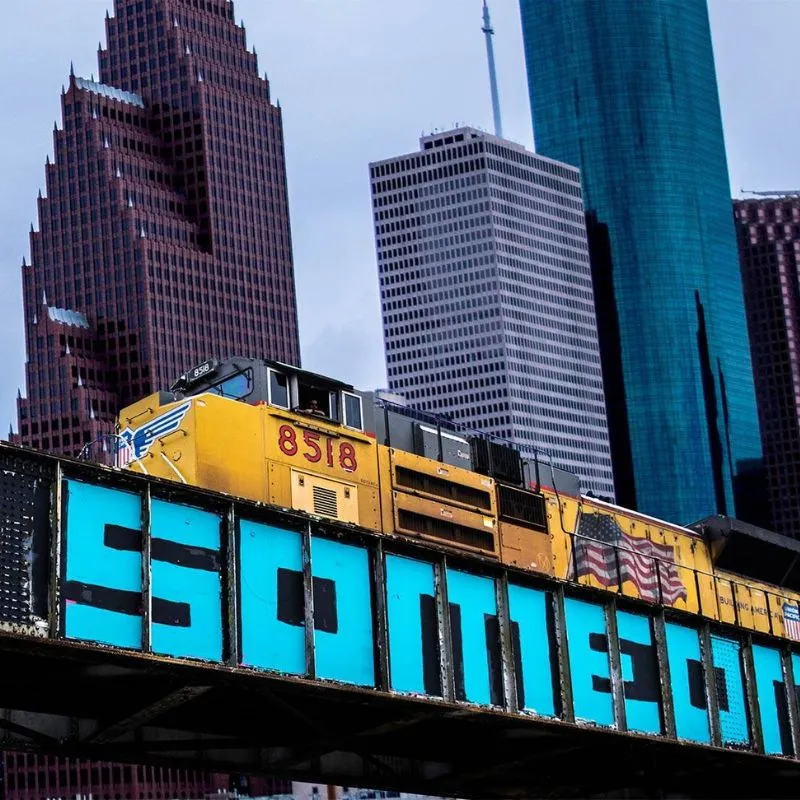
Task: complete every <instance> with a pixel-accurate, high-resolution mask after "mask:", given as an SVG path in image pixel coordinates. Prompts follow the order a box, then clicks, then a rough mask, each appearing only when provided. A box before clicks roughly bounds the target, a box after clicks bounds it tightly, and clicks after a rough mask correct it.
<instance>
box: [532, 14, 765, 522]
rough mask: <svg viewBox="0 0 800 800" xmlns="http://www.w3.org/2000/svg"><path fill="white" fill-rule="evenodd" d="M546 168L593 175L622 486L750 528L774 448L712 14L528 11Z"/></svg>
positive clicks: (676, 510) (605, 348)
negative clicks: (757, 379)
mask: <svg viewBox="0 0 800 800" xmlns="http://www.w3.org/2000/svg"><path fill="white" fill-rule="evenodd" d="M521 9H522V24H523V32H524V40H525V52H526V60H527V66H528V81H529V86H530V95H531V107H532V112H533V122H534V133H535V140H536V150H537V152H539V153H541V154H542V155H545V156H549V157H550V158H555V159H558V160H560V161H564V162H567V163H569V164H575V165H576V166H577V167H579V168H580V170H581V177H582V179H583V188H584V202H585V205H586V209H587V212H588V230H589V239H590V246H591V250H592V266H593V273H594V280H595V298H596V302H597V307H598V324H599V328H600V334H601V349H602V353H603V369H604V376H605V378H606V381H605V386H606V393H607V397H608V398H609V428H610V432H611V440H612V453H613V457H614V468H615V484H616V488H617V497H618V499H619V501H620V502H621V503H624V504H631V505H634V506H635V507H636V508H638V509H639V510H640V511H643V512H646V513H648V514H652V515H655V516H659V517H664V518H666V519H669V520H672V521H675V522H679V523H688V522H691V521H694V520H697V519H701V518H703V517H706V516H708V515H710V514H714V513H716V512H720V513H728V514H733V513H734V511H736V512H738V513H739V514H740V515H743V516H747V511H746V509H747V508H748V498H747V497H746V494H747V489H748V487H751V486H753V485H754V484H753V482H752V481H750V480H748V479H747V477H746V476H747V475H749V474H750V472H751V471H753V470H757V469H758V468H759V467H760V459H761V444H760V437H759V431H758V418H757V414H756V405H755V392H754V389H753V375H752V368H751V364H750V354H749V347H748V341H747V326H746V322H745V313H744V301H743V296H742V283H741V278H740V275H739V267H738V259H737V255H736V245H735V236H734V231H733V226H732V220H731V213H730V190H729V185H728V169H727V163H726V160H725V146H724V141H723V135H722V122H721V117H720V109H719V96H718V92H717V83H716V75H715V71H714V56H713V51H712V46H711V33H710V29H709V21H708V10H707V8H706V2H705V0H636V2H631V1H630V0H602V2H597V1H596V0H569V2H552V0H521Z"/></svg>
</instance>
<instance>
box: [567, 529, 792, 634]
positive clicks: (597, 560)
mask: <svg viewBox="0 0 800 800" xmlns="http://www.w3.org/2000/svg"><path fill="white" fill-rule="evenodd" d="M567 540H568V542H569V553H568V554H567V557H568V559H569V567H568V570H567V575H566V579H567V580H568V581H570V582H572V583H576V584H579V585H581V586H587V585H588V586H591V585H593V584H591V583H590V582H589V581H588V580H582V579H584V578H588V577H590V576H593V577H594V578H595V580H596V581H597V583H598V584H600V588H602V589H604V590H606V591H613V592H615V593H616V594H621V595H626V596H632V597H639V598H641V599H643V600H646V601H649V602H652V603H656V604H657V605H661V606H668V607H673V608H679V606H677V605H676V602H677V600H678V599H680V598H675V600H672V602H669V600H670V599H671V596H672V595H673V594H674V592H675V589H674V579H671V578H670V576H671V574H674V575H675V578H677V579H678V580H679V581H680V583H681V585H682V586H683V587H684V588H685V589H686V597H685V599H684V602H685V604H686V610H688V611H690V612H695V613H697V614H699V615H701V616H703V617H707V618H709V619H713V620H717V621H720V622H723V623H732V624H733V625H736V626H738V627H742V628H746V629H747V630H752V631H756V632H760V633H769V634H772V635H773V636H786V628H785V624H784V623H783V622H781V624H780V625H777V626H776V620H778V619H780V620H781V621H783V619H784V614H783V609H784V605H786V604H788V605H793V606H795V607H797V606H798V605H799V602H798V600H797V599H796V598H794V597H792V596H790V594H789V593H788V592H787V593H779V592H777V591H774V590H771V589H768V588H765V587H762V586H754V585H753V583H752V582H750V581H748V579H747V578H746V577H744V576H742V578H741V579H736V578H734V577H727V576H726V577H722V576H720V575H717V574H715V573H713V572H707V571H705V570H703V569H700V568H698V567H696V566H689V565H686V564H682V563H680V562H678V561H676V560H675V559H668V558H665V557H662V556H659V555H655V554H652V553H651V554H647V553H643V552H642V551H641V550H636V549H633V548H631V547H626V546H625V545H624V544H620V543H617V542H611V541H604V540H602V539H598V538H595V537H591V536H586V535H583V534H580V533H578V532H572V533H571V532H567ZM642 541H647V542H650V543H651V545H658V544H659V543H658V542H653V541H652V540H651V539H645V538H644V537H642ZM578 543H581V544H578ZM662 546H663V545H662ZM581 547H583V548H584V553H588V551H589V550H591V551H593V553H592V555H593V559H591V560H590V556H588V555H586V556H585V561H586V563H588V564H590V565H589V566H587V567H583V566H582V565H579V559H580V558H581V556H580V555H579V551H580V549H581ZM603 549H605V552H603ZM631 562H632V565H631ZM648 565H649V570H648ZM637 572H638V574H637ZM648 572H649V575H648V574H647V573H648ZM640 576H642V577H650V578H652V579H654V582H655V591H654V592H648V591H645V592H643V591H642V590H641V588H640V586H639V581H638V580H637V578H638V577H640ZM687 576H688V578H689V580H688V584H687V581H686V580H685V578H686V577H687ZM668 580H669V583H667V581H668ZM626 583H632V584H633V585H634V586H636V593H635V594H631V593H629V592H627V591H625V589H624V586H625V584H626ZM690 587H691V589H693V592H694V596H695V598H696V607H694V605H695V604H694V603H692V602H691V601H690V599H691V595H690V592H689V589H690ZM596 588H597V587H596ZM704 588H705V590H704ZM728 598H730V599H728ZM754 598H755V599H758V600H761V599H763V605H758V606H756V605H755V603H754V602H753V600H754ZM726 601H727V602H726ZM725 606H727V607H729V608H730V613H727V614H726V613H725V612H724V610H723V609H724V607H725ZM756 608H758V609H763V611H756V610H755V609H756ZM747 616H749V621H748V619H747V618H746V617H747ZM743 617H745V618H744V619H743ZM763 617H766V624H765V625H761V626H759V625H758V624H757V619H759V618H763Z"/></svg>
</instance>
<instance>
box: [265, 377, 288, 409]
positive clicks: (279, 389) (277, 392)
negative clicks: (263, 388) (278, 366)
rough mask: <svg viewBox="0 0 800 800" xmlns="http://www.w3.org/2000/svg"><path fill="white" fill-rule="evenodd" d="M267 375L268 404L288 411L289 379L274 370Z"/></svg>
mask: <svg viewBox="0 0 800 800" xmlns="http://www.w3.org/2000/svg"><path fill="white" fill-rule="evenodd" d="M267 372H268V373H269V404H270V405H271V406H278V408H285V409H287V410H288V409H289V407H290V406H289V378H288V376H286V375H284V374H283V373H282V372H277V371H276V370H274V369H270V370H267Z"/></svg>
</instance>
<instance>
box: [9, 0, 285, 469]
mask: <svg viewBox="0 0 800 800" xmlns="http://www.w3.org/2000/svg"><path fill="white" fill-rule="evenodd" d="M106 33H107V38H108V46H107V48H106V49H105V50H103V49H101V50H100V52H99V68H100V74H99V80H97V81H94V80H87V79H85V78H81V77H77V76H75V75H70V79H69V85H68V87H66V89H65V91H64V93H63V96H62V110H63V129H62V130H58V129H56V131H55V134H54V140H55V159H54V161H53V162H52V163H50V162H49V160H48V164H47V169H46V194H45V196H44V197H40V199H39V230H38V231H34V230H32V231H31V263H30V264H28V265H23V270H22V272H23V286H24V290H23V291H24V308H25V335H26V345H27V352H28V362H27V365H26V373H27V375H26V377H27V390H28V392H27V395H28V396H27V398H25V399H22V398H21V399H20V401H19V433H18V440H19V441H21V442H22V443H24V444H29V445H33V446H34V447H41V448H43V449H46V450H51V451H54V452H61V453H67V454H74V453H75V452H76V451H77V450H79V449H80V447H81V446H82V445H83V443H85V442H87V441H89V440H91V439H93V438H95V437H96V436H97V435H98V434H99V433H102V432H106V431H109V430H111V429H112V426H113V422H114V420H115V418H116V414H117V411H118V410H119V408H120V407H121V406H123V405H125V404H127V403H129V402H131V401H133V400H136V399H138V398H139V397H141V396H142V395H144V394H147V393H148V392H150V391H153V390H155V389H159V388H164V387H166V386H167V385H168V384H169V383H170V382H171V381H172V380H174V379H175V378H176V377H177V376H178V375H179V374H180V373H181V372H183V371H184V370H185V369H187V368H188V367H190V366H191V365H192V364H196V363H198V362H200V361H203V360H204V359H206V358H208V357H209V356H212V355H219V356H222V357H226V356H229V355H232V354H242V355H250V356H261V357H266V358H274V359H278V360H280V361H285V362H290V363H293V364H299V359H300V355H299V345H298V337H297V311H296V305H295V289H294V274H293V267H292V250H291V239H290V229H289V215H288V203H287V194H286V173H285V161H284V149H283V131H282V122H281V112H280V108H278V107H276V106H274V105H272V103H271V102H270V97H269V86H268V84H267V82H266V80H265V79H262V78H260V77H259V73H258V66H257V60H256V56H255V54H254V53H251V52H249V51H248V50H247V46H246V42H245V31H244V28H242V27H240V26H238V25H237V24H236V23H235V21H234V10H233V4H232V3H231V2H228V0H115V4H114V15H113V16H110V17H108V18H107V21H106Z"/></svg>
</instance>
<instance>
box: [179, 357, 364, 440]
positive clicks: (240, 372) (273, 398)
mask: <svg viewBox="0 0 800 800" xmlns="http://www.w3.org/2000/svg"><path fill="white" fill-rule="evenodd" d="M170 388H171V391H172V392H173V394H174V395H175V398H176V399H177V400H181V399H183V398H184V397H192V396H196V395H200V394H206V393H208V394H216V395H219V396H220V397H226V398H228V399H230V400H240V401H242V402H244V403H249V404H250V405H261V404H265V405H269V406H272V407H274V408H278V409H283V410H284V411H291V412H293V413H295V414H306V415H310V416H314V417H317V418H319V419H322V420H325V421H327V422H332V423H336V424H339V425H344V426H345V427H346V428H351V429H352V430H356V431H363V430H364V413H363V404H362V398H361V396H360V395H359V394H358V393H357V392H356V391H355V390H354V389H353V387H352V386H350V385H349V384H347V383H342V382H341V381H337V380H334V379H332V378H327V377H325V376H323V375H318V374H316V373H314V372H309V371H308V370H303V369H299V368H298V367H292V366H290V365H288V364H282V363H280V362H279V361H265V360H263V359H252V358H232V359H228V360H227V361H223V362H220V361H218V360H217V359H209V360H208V361H204V362H203V363H202V364H200V365H198V366H197V367H194V369H191V370H189V371H188V372H185V373H184V374H183V375H181V376H180V378H178V380H177V381H175V383H173V384H172V386H171V387H170Z"/></svg>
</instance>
